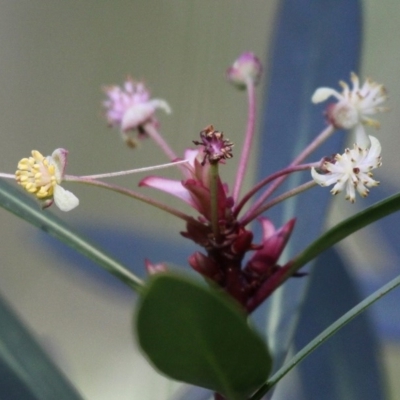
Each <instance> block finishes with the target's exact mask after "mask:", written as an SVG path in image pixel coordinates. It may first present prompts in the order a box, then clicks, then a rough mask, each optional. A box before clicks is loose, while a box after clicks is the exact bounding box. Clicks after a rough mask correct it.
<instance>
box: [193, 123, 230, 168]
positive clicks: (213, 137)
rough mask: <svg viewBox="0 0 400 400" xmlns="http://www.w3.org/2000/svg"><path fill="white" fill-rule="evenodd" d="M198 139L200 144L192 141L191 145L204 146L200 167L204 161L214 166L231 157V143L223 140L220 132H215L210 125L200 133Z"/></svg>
mask: <svg viewBox="0 0 400 400" xmlns="http://www.w3.org/2000/svg"><path fill="white" fill-rule="evenodd" d="M200 138H201V141H200V142H199V141H197V140H193V143H194V144H196V145H201V146H204V159H203V161H202V163H201V164H202V165H204V164H205V162H206V160H208V161H209V162H210V164H216V163H218V162H219V161H220V160H227V159H229V158H232V157H233V154H232V147H233V143H232V142H231V141H230V140H228V139H224V134H223V133H222V132H220V131H216V130H215V129H214V127H213V126H212V125H209V126H208V127H207V128H205V129H204V130H202V131H201V132H200Z"/></svg>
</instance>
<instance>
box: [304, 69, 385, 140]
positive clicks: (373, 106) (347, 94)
mask: <svg viewBox="0 0 400 400" xmlns="http://www.w3.org/2000/svg"><path fill="white" fill-rule="evenodd" d="M351 81H352V83H353V89H352V90H350V88H349V86H348V85H347V83H345V82H343V81H340V82H339V84H340V86H341V87H342V88H343V92H342V93H339V92H338V91H336V90H335V89H331V88H327V87H322V88H319V89H317V90H316V91H315V92H314V94H313V96H312V99H311V100H312V102H313V103H321V102H322V101H325V100H326V99H328V98H329V97H331V96H333V97H336V99H338V100H339V101H338V102H337V103H336V104H332V105H330V106H328V109H327V117H328V120H329V122H330V123H331V124H332V125H333V126H335V127H336V128H338V129H354V130H355V132H356V140H355V141H356V143H357V144H358V146H360V147H362V148H367V147H369V145H370V142H369V139H368V136H367V134H366V132H365V129H364V126H363V125H369V126H372V127H374V128H379V122H378V121H376V120H374V119H371V118H369V117H368V116H369V115H372V114H377V113H379V112H383V111H387V109H386V108H385V107H381V106H380V105H381V104H382V103H383V102H385V101H386V99H387V96H386V90H385V88H384V86H383V85H380V84H378V83H376V82H373V81H372V80H370V79H367V80H366V81H365V83H364V84H363V85H362V86H361V87H360V81H359V79H358V76H357V75H356V74H354V73H351Z"/></svg>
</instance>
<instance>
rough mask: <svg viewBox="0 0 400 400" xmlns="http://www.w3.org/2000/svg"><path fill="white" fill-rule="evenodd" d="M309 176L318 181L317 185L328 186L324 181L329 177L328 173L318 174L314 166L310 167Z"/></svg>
mask: <svg viewBox="0 0 400 400" xmlns="http://www.w3.org/2000/svg"><path fill="white" fill-rule="evenodd" d="M311 176H312V177H313V179H314V181H315V182H317V183H318V185H321V186H328V185H327V183H326V181H327V180H328V179H329V177H330V176H331V175H330V174H326V175H323V174H319V173H318V172H317V171H316V170H315V168H314V167H313V168H311Z"/></svg>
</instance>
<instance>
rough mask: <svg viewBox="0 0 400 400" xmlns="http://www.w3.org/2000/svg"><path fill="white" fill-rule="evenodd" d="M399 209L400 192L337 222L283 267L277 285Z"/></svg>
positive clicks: (275, 283)
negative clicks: (353, 234)
mask: <svg viewBox="0 0 400 400" xmlns="http://www.w3.org/2000/svg"><path fill="white" fill-rule="evenodd" d="M399 210H400V193H397V194H395V195H393V196H391V197H389V198H387V199H385V200H382V201H379V202H378V203H375V204H374V205H372V206H370V207H368V208H366V209H365V210H363V211H361V212H359V213H357V214H355V215H353V216H352V217H350V218H347V219H345V220H344V221H342V222H341V223H340V224H337V225H336V226H334V227H333V228H331V229H329V230H328V231H327V232H325V233H324V234H323V235H321V236H320V237H319V238H318V239H317V240H315V241H314V242H313V243H311V244H310V245H309V246H308V247H307V248H306V249H305V250H303V251H302V252H301V253H300V254H299V255H297V256H296V257H295V258H294V259H293V260H292V261H290V262H289V263H288V264H287V265H286V266H285V267H284V268H282V270H281V271H280V275H279V277H278V278H277V280H276V281H275V282H274V285H275V287H276V286H277V285H278V282H279V284H280V285H281V284H282V283H283V282H285V281H286V280H287V279H288V278H290V277H291V276H292V275H293V274H294V273H295V272H296V271H298V270H299V269H300V268H301V267H303V266H304V265H306V264H307V263H308V262H310V261H311V260H313V259H314V258H316V257H317V256H318V255H319V254H321V253H322V252H324V251H325V250H327V249H329V248H330V247H332V246H333V245H335V244H336V243H338V242H340V241H341V240H343V239H344V238H346V237H347V236H350V235H351V234H352V233H354V232H357V231H358V230H360V229H362V228H364V227H366V226H368V225H370V224H372V223H374V222H376V221H378V220H380V219H382V218H385V217H387V216H388V215H390V214H393V213H394V212H397V211H399Z"/></svg>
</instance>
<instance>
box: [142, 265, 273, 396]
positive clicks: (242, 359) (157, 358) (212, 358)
mask: <svg viewBox="0 0 400 400" xmlns="http://www.w3.org/2000/svg"><path fill="white" fill-rule="evenodd" d="M246 318H247V317H246V315H245V314H244V312H242V311H241V310H240V309H239V307H238V306H237V305H236V304H235V303H234V302H233V301H232V300H231V299H229V298H228V297H227V296H226V295H224V294H222V293H220V292H217V291H216V290H213V289H210V288H208V287H205V286H202V285H200V284H199V283H197V282H194V281H192V280H190V279H188V278H186V277H182V276H178V275H176V274H171V273H162V274H158V275H155V276H154V277H152V278H151V279H150V281H149V283H148V286H147V288H146V290H145V291H144V293H143V295H142V297H141V299H140V301H139V306H138V312H137V333H138V338H139V343H140V345H141V347H142V349H143V351H144V352H145V353H146V355H147V356H148V358H149V359H150V361H151V362H152V363H153V365H154V366H155V367H156V368H157V369H158V370H159V371H160V372H162V373H163V374H165V375H167V376H169V377H170V378H173V379H176V380H179V381H184V382H187V383H190V384H193V385H196V386H202V387H205V388H208V389H211V390H213V391H215V392H218V393H221V394H223V395H224V396H226V397H227V398H228V399H230V400H243V399H246V398H248V396H249V395H251V394H252V393H253V392H254V391H255V389H257V388H258V387H259V386H260V385H261V384H262V383H263V382H265V379H266V378H267V377H268V375H269V373H270V371H271V366H272V361H271V357H270V355H269V352H268V350H267V348H266V345H265V343H264V342H263V340H262V339H261V338H260V336H259V335H258V334H257V333H256V332H255V331H253V330H252V329H251V328H250V327H249V325H248V323H247V319H246Z"/></svg>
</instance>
